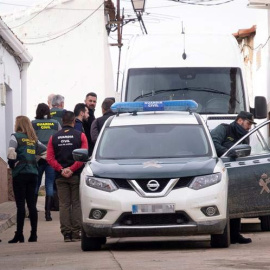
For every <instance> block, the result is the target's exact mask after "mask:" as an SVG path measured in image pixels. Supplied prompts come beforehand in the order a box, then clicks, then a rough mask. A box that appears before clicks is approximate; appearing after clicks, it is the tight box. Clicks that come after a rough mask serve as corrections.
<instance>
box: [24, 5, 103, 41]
mask: <svg viewBox="0 0 270 270" xmlns="http://www.w3.org/2000/svg"><path fill="white" fill-rule="evenodd" d="M103 5H104V3H101V4H100V5H99V6H98V7H97V8H96V9H95V10H94V11H93V12H92V13H91V14H90V15H88V16H87V17H86V18H85V19H83V20H82V21H80V22H79V23H77V24H75V25H73V26H71V27H69V28H68V30H67V31H66V32H64V33H62V34H60V35H58V36H56V37H54V38H51V39H48V40H43V41H40V42H24V44H26V45H36V44H42V43H46V42H49V41H52V40H55V39H57V38H59V37H62V36H64V35H66V34H68V33H70V32H71V31H73V30H75V29H76V28H78V27H79V26H80V25H82V24H83V23H84V22H85V21H86V20H88V19H89V18H90V17H91V16H92V15H94V14H95V13H96V12H97V11H98V10H99V9H100V8H101V7H102V6H103Z"/></svg>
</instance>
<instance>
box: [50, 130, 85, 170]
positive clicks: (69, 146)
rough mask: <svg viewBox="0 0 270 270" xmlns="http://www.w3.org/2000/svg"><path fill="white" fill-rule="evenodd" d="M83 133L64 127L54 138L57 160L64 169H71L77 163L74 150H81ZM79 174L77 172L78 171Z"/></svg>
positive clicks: (53, 143)
mask: <svg viewBox="0 0 270 270" xmlns="http://www.w3.org/2000/svg"><path fill="white" fill-rule="evenodd" d="M81 134H82V132H81V131H78V130H75V129H74V128H73V127H70V126H64V127H63V128H62V129H61V130H60V131H58V132H57V133H56V134H55V135H53V137H52V145H53V148H54V155H55V159H56V160H57V161H58V163H59V164H61V166H62V167H64V168H66V167H70V166H71V165H72V164H73V163H74V162H75V161H74V159H73V156H72V151H73V150H74V149H78V148H81V144H82V141H81ZM76 173H77V171H76Z"/></svg>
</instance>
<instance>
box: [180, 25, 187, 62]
mask: <svg viewBox="0 0 270 270" xmlns="http://www.w3.org/2000/svg"><path fill="white" fill-rule="evenodd" d="M181 34H182V35H184V36H183V41H184V42H183V43H184V52H183V54H182V58H183V60H186V59H187V54H186V51H185V49H186V33H185V29H184V25H183V22H182V33H181Z"/></svg>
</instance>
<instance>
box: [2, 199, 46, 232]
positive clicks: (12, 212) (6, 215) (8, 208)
mask: <svg viewBox="0 0 270 270" xmlns="http://www.w3.org/2000/svg"><path fill="white" fill-rule="evenodd" d="M44 202H45V196H38V202H37V209H38V211H44ZM16 211H17V209H16V204H15V202H13V201H10V202H4V203H1V204H0V233H2V232H3V231H5V230H7V229H8V228H10V227H11V226H12V225H14V224H15V223H16Z"/></svg>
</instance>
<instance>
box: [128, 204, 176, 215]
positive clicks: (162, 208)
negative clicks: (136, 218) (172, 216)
mask: <svg viewBox="0 0 270 270" xmlns="http://www.w3.org/2000/svg"><path fill="white" fill-rule="evenodd" d="M174 212H175V205H174V204H173V203H163V204H133V205H132V214H163V213H174Z"/></svg>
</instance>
